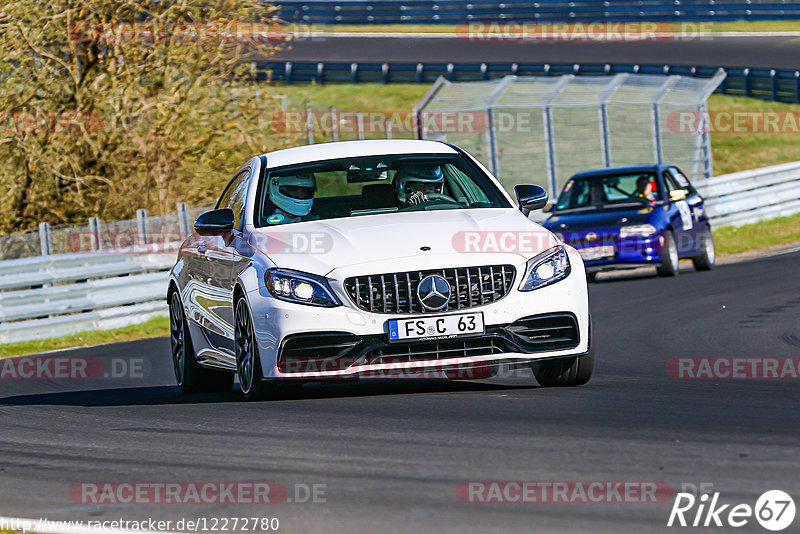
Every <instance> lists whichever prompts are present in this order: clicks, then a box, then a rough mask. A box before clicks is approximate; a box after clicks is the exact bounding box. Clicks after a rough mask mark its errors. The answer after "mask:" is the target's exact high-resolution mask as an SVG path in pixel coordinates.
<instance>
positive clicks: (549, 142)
mask: <svg viewBox="0 0 800 534" xmlns="http://www.w3.org/2000/svg"><path fill="white" fill-rule="evenodd" d="M573 79H575V75H574V74H567V75H565V76H562V77H561V79H560V80H558V82H556V83H555V85H554V86H553V88H552V89H550V92H548V93H547V96H545V97H544V100H543V101H542V124H543V128H544V143H545V158H546V161H547V184H548V187H549V188H550V191H551V193H552V194H551V198H553V197H554V196H555V193H556V192H557V191H558V173H557V170H556V146H555V137H554V135H553V113H552V110H551V106H552V104H553V101H554V100H555V99H556V98H557V97H558V95H560V94H561V91H563V90H564V88H565V87H566V86H567V85H569V83H570V82H571V81H572V80H573Z"/></svg>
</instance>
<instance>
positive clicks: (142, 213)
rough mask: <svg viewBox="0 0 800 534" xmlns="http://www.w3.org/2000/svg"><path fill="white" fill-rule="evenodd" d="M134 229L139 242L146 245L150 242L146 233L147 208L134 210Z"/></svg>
mask: <svg viewBox="0 0 800 534" xmlns="http://www.w3.org/2000/svg"><path fill="white" fill-rule="evenodd" d="M136 231H137V233H138V234H139V244H140V245H146V244H148V243H149V242H150V238H149V236H148V235H147V234H148V233H149V232H148V231H147V210H146V209H138V210H136Z"/></svg>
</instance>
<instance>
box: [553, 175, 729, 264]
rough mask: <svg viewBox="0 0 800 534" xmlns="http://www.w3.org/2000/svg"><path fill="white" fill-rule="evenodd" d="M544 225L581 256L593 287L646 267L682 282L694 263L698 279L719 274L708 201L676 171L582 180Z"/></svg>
mask: <svg viewBox="0 0 800 534" xmlns="http://www.w3.org/2000/svg"><path fill="white" fill-rule="evenodd" d="M543 224H544V226H545V227H547V228H548V229H549V230H551V231H553V232H555V233H556V234H558V235H559V236H560V237H561V239H562V240H563V241H565V242H566V243H569V244H570V245H572V246H573V247H575V248H576V249H578V251H579V252H580V253H581V256H582V257H583V259H584V262H585V263H586V272H587V273H588V275H589V277H590V279H593V278H594V277H595V276H596V274H597V273H598V272H600V271H605V270H610V269H627V268H634V267H641V266H646V265H652V266H655V267H656V268H657V270H658V274H659V275H661V276H675V275H676V274H678V260H679V259H681V258H691V260H692V262H693V263H694V267H695V269H697V270H698V271H705V270H709V269H711V268H712V267H713V266H714V256H715V254H714V241H713V239H712V237H711V225H710V224H709V221H708V217H707V216H706V213H705V210H704V209H703V199H702V198H701V197H700V195H699V194H697V191H696V190H695V189H694V187H692V184H691V183H689V180H688V179H687V178H686V176H685V175H684V174H683V173H682V172H681V170H680V169H678V167H676V166H674V165H642V166H635V167H616V168H607V169H601V170H594V171H587V172H582V173H578V174H576V175H575V176H573V177H572V178H570V179H569V180H568V181H567V183H566V184H564V189H563V190H562V191H561V195H560V196H559V197H558V201H557V202H556V204H555V205H554V206H553V208H552V211H551V216H550V217H549V218H548V219H547V220H546V221H545V222H544V223H543Z"/></svg>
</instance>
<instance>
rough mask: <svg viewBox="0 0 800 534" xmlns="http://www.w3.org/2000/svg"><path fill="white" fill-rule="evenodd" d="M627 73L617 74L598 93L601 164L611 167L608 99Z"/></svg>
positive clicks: (623, 80)
mask: <svg viewBox="0 0 800 534" xmlns="http://www.w3.org/2000/svg"><path fill="white" fill-rule="evenodd" d="M627 77H628V74H617V75H615V76H614V77H613V78H611V81H610V82H609V83H608V85H607V86H606V88H605V89H603V92H602V93H600V99H599V100H600V148H601V149H602V151H603V166H604V167H611V137H610V135H609V133H608V99H609V98H611V95H613V94H614V91H616V90H617V89H618V88H619V86H620V85H622V84H623V83H624V82H625V79H626V78H627Z"/></svg>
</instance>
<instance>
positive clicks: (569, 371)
mask: <svg viewBox="0 0 800 534" xmlns="http://www.w3.org/2000/svg"><path fill="white" fill-rule="evenodd" d="M532 370H533V376H534V377H535V378H536V381H537V382H539V385H540V386H542V387H546V388H550V387H574V386H582V385H584V384H585V383H587V382H588V381H589V379H590V378H592V372H593V371H594V335H593V334H590V337H589V352H588V353H586V354H584V355H583V356H577V357H575V358H562V359H558V360H549V361H543V362H539V363H535V364H534V365H533V366H532Z"/></svg>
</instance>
